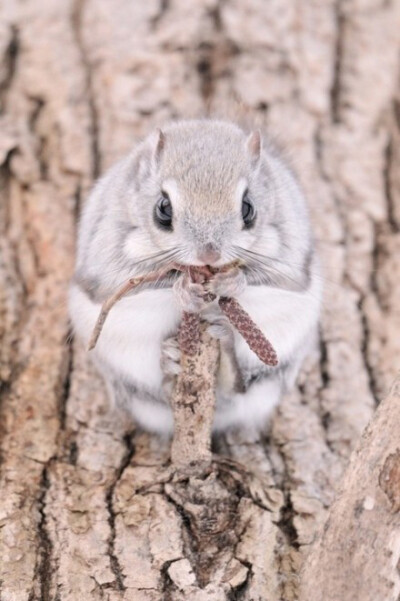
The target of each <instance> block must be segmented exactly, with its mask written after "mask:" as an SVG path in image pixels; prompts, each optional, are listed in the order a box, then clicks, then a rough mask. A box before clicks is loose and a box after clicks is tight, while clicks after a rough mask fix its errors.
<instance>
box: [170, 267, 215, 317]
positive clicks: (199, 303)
mask: <svg viewBox="0 0 400 601" xmlns="http://www.w3.org/2000/svg"><path fill="white" fill-rule="evenodd" d="M173 290H174V293H175V296H176V298H177V300H178V303H179V306H180V307H181V308H182V310H183V311H187V312H188V313H199V311H201V310H202V309H204V307H205V306H206V305H207V302H206V301H205V300H204V295H205V294H206V291H205V289H204V287H203V286H202V285H201V284H197V283H195V282H192V280H191V279H190V276H189V275H188V274H186V273H185V274H183V275H182V276H181V277H180V278H179V279H178V280H177V281H176V282H175V284H174V287H173Z"/></svg>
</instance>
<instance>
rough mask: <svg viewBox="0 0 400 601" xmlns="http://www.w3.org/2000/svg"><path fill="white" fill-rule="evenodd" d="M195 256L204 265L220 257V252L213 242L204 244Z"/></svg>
mask: <svg viewBox="0 0 400 601" xmlns="http://www.w3.org/2000/svg"><path fill="white" fill-rule="evenodd" d="M197 258H198V259H199V261H201V262H202V263H205V264H206V265H212V264H213V263H216V262H217V261H218V260H219V259H220V258H221V253H220V251H219V250H217V249H216V248H215V246H214V245H213V244H206V245H205V246H204V247H203V248H202V249H201V250H200V251H199V252H198V253H197Z"/></svg>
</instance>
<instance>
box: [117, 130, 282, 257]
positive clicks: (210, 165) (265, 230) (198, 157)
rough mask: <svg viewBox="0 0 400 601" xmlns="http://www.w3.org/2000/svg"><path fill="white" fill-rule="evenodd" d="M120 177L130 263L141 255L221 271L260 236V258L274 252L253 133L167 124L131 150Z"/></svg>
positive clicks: (269, 196)
mask: <svg viewBox="0 0 400 601" xmlns="http://www.w3.org/2000/svg"><path fill="white" fill-rule="evenodd" d="M128 178H129V194H128V195H127V196H126V198H127V202H128V204H129V214H130V217H131V220H132V222H133V225H134V226H135V230H134V232H133V234H132V237H131V240H130V243H129V245H128V248H127V250H128V252H130V254H131V256H132V258H134V257H136V258H137V257H138V254H143V250H144V249H145V253H147V254H148V256H149V258H150V257H151V256H154V257H155V256H158V257H163V256H164V260H165V261H167V260H168V261H176V262H179V263H182V264H186V265H204V264H208V265H212V266H221V265H224V264H226V263H230V262H231V261H232V260H234V259H236V258H239V257H240V256H241V251H240V249H244V250H246V251H249V252H250V251H251V249H253V248H254V249H256V250H258V251H259V250H260V238H262V239H263V244H262V250H263V252H265V253H266V254H269V255H272V256H273V255H275V254H276V253H277V252H278V246H279V243H280V241H279V232H278V231H277V228H276V227H275V226H274V223H273V220H274V215H275V209H274V206H275V199H274V196H275V195H274V191H273V187H274V177H273V173H272V172H271V165H270V161H269V159H268V155H267V153H266V152H264V150H263V146H262V138H261V135H260V132H259V131H254V132H253V133H250V134H246V133H245V132H244V131H243V130H241V129H240V128H239V127H237V126H236V125H234V124H232V123H226V122H221V121H213V120H203V121H202V120H198V121H186V122H185V121H183V122H179V123H176V124H172V125H169V126H167V127H166V128H164V129H163V130H162V131H161V130H157V131H156V132H154V133H152V134H151V135H150V136H149V137H148V138H147V139H146V140H144V142H143V143H142V144H141V145H140V146H139V148H138V150H137V151H136V152H135V154H134V155H133V157H132V162H130V167H129V175H128ZM133 197H134V198H133ZM163 252H164V255H163Z"/></svg>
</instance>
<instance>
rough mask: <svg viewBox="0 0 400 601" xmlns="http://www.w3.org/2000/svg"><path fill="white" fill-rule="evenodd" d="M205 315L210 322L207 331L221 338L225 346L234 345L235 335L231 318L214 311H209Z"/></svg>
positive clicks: (214, 336)
mask: <svg viewBox="0 0 400 601" xmlns="http://www.w3.org/2000/svg"><path fill="white" fill-rule="evenodd" d="M205 317H206V319H207V321H208V323H209V326H208V327H207V332H208V333H209V334H210V336H212V337H213V338H216V339H217V340H219V341H220V343H221V345H222V346H224V347H233V345H234V335H233V329H232V326H231V324H230V322H229V319H228V318H227V317H225V315H220V314H219V315H216V314H214V313H207V314H206V315H205Z"/></svg>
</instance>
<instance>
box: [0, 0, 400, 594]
mask: <svg viewBox="0 0 400 601" xmlns="http://www.w3.org/2000/svg"><path fill="white" fill-rule="evenodd" d="M0 17H1V22H0V110H1V116H0V162H1V199H2V202H1V205H0V215H1V218H0V228H1V236H0V248H1V254H0V282H1V285H0V318H1V325H0V337H1V348H0V376H1V378H2V381H3V386H2V392H1V405H0V420H1V485H0V525H1V529H0V557H1V561H0V599H1V600H2V601H15V600H18V601H19V600H21V601H22V600H27V601H28V600H29V601H34V600H39V599H41V600H49V599H55V600H56V599H57V600H62V601H68V600H71V601H76V600H77V599H85V600H86V599H88V600H89V599H93V600H98V599H99V600H100V599H106V600H108V601H117V600H127V601H130V600H134V601H142V600H143V601H144V600H146V601H155V600H160V599H170V600H176V599H188V598H190V599H193V600H196V601H197V600H198V601H200V600H203V599H212V600H219V599H245V600H247V601H250V599H252V600H260V599H263V600H264V599H268V600H269V601H270V600H278V599H284V600H285V601H292V600H294V599H296V598H297V597H298V595H299V578H300V576H299V575H300V572H301V567H302V565H303V562H304V559H305V557H306V556H307V554H308V552H309V550H310V548H311V549H313V543H314V541H315V540H316V538H317V537H318V536H319V534H320V533H321V532H322V527H323V525H324V523H325V521H326V519H327V516H328V511H329V507H330V505H331V503H332V502H333V499H334V497H335V491H336V489H337V487H338V485H339V482H340V480H341V476H342V473H343V470H344V469H345V467H346V465H347V463H348V459H349V455H350V453H351V451H352V450H353V448H354V447H355V445H356V443H357V441H358V439H359V436H360V434H361V432H362V431H363V429H364V427H365V425H366V424H367V422H368V421H369V419H370V418H371V416H372V415H373V413H374V409H375V406H376V403H377V401H378V400H379V399H380V398H382V397H383V396H384V394H385V393H386V391H387V390H388V389H389V386H390V384H391V382H392V381H393V379H394V376H395V373H396V369H397V368H398V365H399V364H398V357H399V350H400V336H399V333H400V315H399V311H398V307H399V304H400V267H399V260H398V256H399V251H400V168H399V157H400V104H399V96H398V94H399V80H398V57H399V48H400V39H399V38H400V3H399V1H398V0H386V1H382V0H347V1H343V0H326V1H325V2H320V1H319V0H312V1H309V2H303V1H302V0H273V1H272V2H268V3H265V2H263V1H262V0H250V1H246V2H244V1H240V0H223V1H222V0H219V1H217V0H206V1H204V2H201V1H200V0H193V1H191V2H185V1H184V0H170V1H169V2H165V1H163V0H148V1H146V2H131V1H128V0H63V1H62V2H60V1H58V0H24V1H22V0H19V1H18V0H6V1H5V2H3V3H2V5H1V6H0ZM232 98H233V99H235V100H237V101H239V102H241V103H242V104H243V105H244V107H245V108H246V109H247V110H248V111H249V113H250V114H251V115H253V116H255V117H256V118H257V117H259V118H260V119H261V120H262V122H263V123H265V124H266V125H267V126H268V127H269V128H270V130H271V131H272V132H273V133H274V135H276V136H277V137H278V139H279V141H280V143H281V144H282V145H283V146H285V147H286V148H287V149H288V151H289V152H290V154H291V155H292V157H293V161H294V167H295V169H296V171H297V173H298V174H299V177H300V179H301V181H302V183H303V185H304V188H305V190H306V192H307V195H308V197H309V199H310V205H311V210H312V215H313V221H314V223H315V228H316V235H317V239H318V242H319V246H320V251H321V256H322V259H323V262H324V265H325V290H326V292H325V302H324V314H323V320H322V327H321V344H320V348H319V352H318V353H317V354H316V356H315V357H314V358H313V359H312V360H310V361H309V363H308V365H307V366H305V368H304V370H303V373H302V376H301V379H300V382H299V385H298V388H297V389H296V391H295V392H294V393H293V394H291V395H288V396H287V397H286V398H285V399H284V400H283V402H282V404H281V406H280V408H279V410H278V411H277V414H276V416H275V418H274V420H273V422H272V425H271V429H270V430H269V431H268V432H265V434H264V435H262V436H260V437H259V438H258V439H257V440H255V439H253V440H249V439H248V438H247V439H246V438H245V437H243V436H241V435H229V436H226V437H224V438H222V437H220V438H219V439H218V440H217V441H215V450H217V451H218V452H219V453H220V459H219V461H217V462H216V463H215V465H214V466H213V469H212V470H210V471H209V472H208V473H207V474H203V475H202V477H201V478H200V477H198V476H193V477H186V478H183V477H175V476H174V475H171V470H169V469H168V458H169V449H168V445H167V444H165V443H161V442H160V441H158V440H155V439H153V438H152V437H149V436H147V435H145V434H142V433H140V432H139V431H138V430H137V429H136V427H135V425H134V424H132V423H130V422H129V421H128V420H127V418H126V416H123V415H120V414H118V413H116V412H110V411H109V409H108V405H107V401H106V397H105V393H104V389H103V385H102V383H101V381H100V380H99V378H98V377H97V376H96V375H95V373H94V371H93V369H92V368H91V367H90V364H89V362H88V358H87V355H86V353H85V351H84V349H82V348H81V347H80V345H79V344H77V343H76V344H75V343H72V344H71V343H70V340H69V328H68V319H67V312H66V290H67V281H68V278H69V276H70V274H71V271H72V266H73V253H74V250H73V249H74V238H75V224H76V218H77V214H78V213H79V209H80V206H81V203H82V202H83V201H84V199H85V197H86V195H87V192H88V189H89V187H90V185H91V183H92V181H93V179H94V178H95V177H97V176H98V175H99V173H101V172H102V171H103V170H104V169H105V168H106V167H107V166H109V165H110V164H111V163H112V162H113V161H114V160H115V159H117V158H118V157H119V156H121V155H122V154H123V153H124V152H125V151H126V150H127V149H128V148H130V146H131V145H132V143H133V142H134V140H135V139H137V138H138V136H141V135H142V134H144V133H146V132H147V131H148V130H149V129H150V128H151V127H153V126H156V125H160V124H162V122H163V121H164V120H165V119H169V118H171V117H176V116H191V115H193V114H199V113H202V112H204V111H205V110H207V108H208V107H209V106H212V107H216V108H219V107H221V106H222V107H223V106H224V105H225V104H226V103H227V102H228V103H229V102H230V101H231V100H232ZM381 415H382V414H381ZM379 419H380V416H379V415H377V420H378V421H379ZM376 423H377V422H376ZM373 428H374V426H372V429H373ZM371 431H372V430H371ZM392 435H393V433H391V434H390V436H392ZM368 436H369V434H368V433H367V435H366V438H365V439H364V442H363V443H361V444H362V445H363V444H365V443H366V441H368ZM388 448H389V447H388ZM396 449H397V446H396V445H395V444H394V446H393V451H391V452H390V456H392V455H394V457H393V458H392V460H391V461H392V464H393V465H392V464H390V465H389V464H388V465H387V469H388V473H389V474H391V476H390V477H391V478H394V479H396V478H398V467H396V465H397V463H396V461H397V459H396V457H398V451H397V450H396ZM361 456H365V457H370V458H371V459H372V451H371V455H368V450H367V449H365V448H364V447H363V446H361V451H360V454H359V455H358V457H361ZM223 457H225V458H223ZM386 459H387V458H386ZM354 461H355V462H357V456H356V457H355V459H353V461H352V463H351V465H350V472H349V473H348V474H351V473H352V470H354V465H355V464H354ZM379 465H381V464H379ZM382 465H383V464H382ZM385 465H386V463H385ZM242 466H245V467H242ZM371 469H372V466H371ZM373 473H375V472H373ZM346 478H347V479H345V480H344V486H346V483H347V482H348V478H349V475H347V477H346ZM382 478H384V476H382ZM394 481H396V480H394ZM383 486H384V485H383ZM383 494H386V497H387V499H388V503H389V502H390V503H393V507H392V511H393V512H395V511H398V499H397V498H396V497H395V498H394V501H392V500H391V496H390V491H389V492H387V491H386V492H382V495H383ZM367 497H368V495H367ZM367 497H366V499H367V500H364V505H363V506H358V510H357V511H358V512H359V514H360V512H365V511H369V509H368V507H370V501H369V500H368V498H367ZM343 498H345V497H340V496H339V498H338V501H337V503H336V504H335V505H334V507H333V510H332V515H331V517H330V518H329V521H328V522H327V530H326V532H325V534H324V536H323V537H322V539H321V543H319V544H320V547H319V548H320V549H321V550H322V551H321V552H322V557H324V555H323V554H324V553H325V551H326V545H327V542H329V541H332V539H331V536H332V524H334V523H335V520H337V513H338V511H339V510H340V507H341V505H340V503H341V502H342V499H343ZM216 499H218V502H217V503H216V502H215V500H216ZM396 499H397V500H396ZM381 500H382V499H381ZM382 502H383V501H382ZM338 508H339V509H338ZM346 508H347V509H348V506H346ZM389 509H390V507H389V506H388V511H389ZM345 515H346V520H347V519H348V520H350V522H351V519H350V518H351V516H348V515H347V514H345ZM395 517H396V515H395V514H394V517H393V520H394V519H395ZM358 519H362V515H361V518H360V515H358ZM347 523H348V522H347ZM392 523H394V521H393V522H392ZM370 534H371V533H370ZM371 536H372V537H373V534H371ZM379 537H380V535H378V534H377V537H376V539H375V538H374V540H376V544H377V546H378V549H374V552H376V553H379V545H380V543H379V541H380V538H379ZM332 545H333V547H335V545H334V544H333V543H332ZM388 549H389V551H390V553H392V555H390V553H389V551H388ZM353 551H354V550H353V549H352V547H351V546H350V547H343V553H344V555H343V561H344V562H345V563H346V565H352V564H351V560H352V557H353ZM335 552H337V549H336V547H335ZM383 552H386V554H387V557H388V559H387V561H388V563H387V566H388V569H387V570H386V572H385V574H384V575H383V576H384V578H386V580H387V581H385V585H384V586H385V587H386V588H382V589H378V590H382V591H387V590H391V591H392V592H391V593H388V596H387V598H388V599H395V598H396V597H395V595H396V594H397V595H398V592H396V591H398V586H399V585H398V582H397V581H396V580H395V579H396V578H398V574H397V576H396V572H395V570H392V569H389V566H392V565H397V562H398V559H399V545H398V541H397V542H396V544H393V545H392V546H391V547H388V548H387V549H386V550H385V551H383ZM313 553H315V551H314V550H312V551H311V555H310V561H309V563H308V564H306V567H305V572H304V574H305V575H306V574H307V573H309V574H310V573H313V574H316V572H315V571H314V572H312V570H313V569H314V568H315V565H314V563H313V561H314V560H313V557H315V555H313ZM310 571H311V572H310ZM319 578H320V576H319V577H318V580H317V582H316V585H315V586H316V587H320V586H321V584H320V582H321V581H320V579H319ZM391 581H392V584H391ZM376 582H377V581H375V584H374V586H375V585H376V586H379V584H376ZM351 585H352V583H351V582H349V586H351ZM305 586H306V587H307V586H309V584H306V585H305ZM371 586H372V585H371ZM390 586H391V588H390ZM315 591H316V589H315V588H314V589H311V591H310V589H307V597H306V598H307V601H310V600H311V599H313V598H315V599H318V594H319V589H318V592H315ZM301 594H302V595H303V598H304V599H305V597H304V594H305V593H304V592H303V593H301ZM390 595H392V596H390ZM331 598H332V599H334V597H333V596H332V597H331ZM341 598H342V599H343V598H345V597H341ZM352 598H353V599H360V600H361V597H360V596H359V590H357V589H353V595H352ZM375 598H378V594H377V595H375ZM384 598H385V597H384V596H382V599H384ZM326 599H328V597H326ZM363 601H364V599H363Z"/></svg>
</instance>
